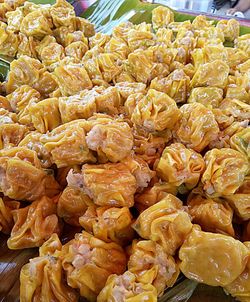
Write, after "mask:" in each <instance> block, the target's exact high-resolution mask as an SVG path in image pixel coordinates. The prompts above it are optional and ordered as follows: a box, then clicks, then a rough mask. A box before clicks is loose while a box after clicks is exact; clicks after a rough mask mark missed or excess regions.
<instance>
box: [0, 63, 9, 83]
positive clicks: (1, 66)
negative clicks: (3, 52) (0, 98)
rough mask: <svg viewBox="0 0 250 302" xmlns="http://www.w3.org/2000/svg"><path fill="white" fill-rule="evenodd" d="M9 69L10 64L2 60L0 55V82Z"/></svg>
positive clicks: (5, 76)
mask: <svg viewBox="0 0 250 302" xmlns="http://www.w3.org/2000/svg"><path fill="white" fill-rule="evenodd" d="M9 70H10V64H9V63H6V62H4V61H3V60H2V58H1V57H0V82H3V81H5V80H6V78H7V76H8V73H9Z"/></svg>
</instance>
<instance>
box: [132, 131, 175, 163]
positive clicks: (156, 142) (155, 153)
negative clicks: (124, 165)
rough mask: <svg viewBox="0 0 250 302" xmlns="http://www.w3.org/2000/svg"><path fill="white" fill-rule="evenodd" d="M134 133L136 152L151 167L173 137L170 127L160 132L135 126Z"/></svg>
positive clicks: (134, 148)
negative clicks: (152, 131)
mask: <svg viewBox="0 0 250 302" xmlns="http://www.w3.org/2000/svg"><path fill="white" fill-rule="evenodd" d="M133 134H134V147H133V150H134V151H135V154H137V155H139V156H140V157H141V158H143V159H144V160H145V161H146V162H147V163H148V164H149V166H150V167H153V165H154V163H155V161H156V160H157V159H159V158H160V157H161V154H162V151H163V150H164V148H165V146H166V143H168V142H169V141H170V140H171V139H172V133H171V131H170V130H169V129H167V130H166V131H163V132H160V133H150V132H148V131H147V130H145V129H141V128H140V129H139V127H135V128H134V131H133Z"/></svg>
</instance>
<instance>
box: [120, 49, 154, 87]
mask: <svg viewBox="0 0 250 302" xmlns="http://www.w3.org/2000/svg"><path fill="white" fill-rule="evenodd" d="M124 67H125V71H127V72H128V73H129V74H131V75H132V77H133V78H134V79H135V80H136V81H137V82H141V83H144V84H147V83H148V82H149V81H150V80H151V79H152V78H153V77H152V72H153V68H154V64H153V62H152V61H151V60H150V58H149V57H148V56H147V55H146V53H145V52H144V50H142V49H137V50H136V51H134V52H132V53H130V54H129V55H128V60H127V63H126V64H125V65H124Z"/></svg>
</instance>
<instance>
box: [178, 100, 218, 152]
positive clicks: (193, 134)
mask: <svg viewBox="0 0 250 302" xmlns="http://www.w3.org/2000/svg"><path fill="white" fill-rule="evenodd" d="M180 111H181V113H182V117H181V119H180V120H179V122H178V123H177V125H176V129H177V130H176V136H177V138H178V139H179V140H180V141H181V143H183V144H185V145H186V146H187V147H188V148H191V149H193V150H195V151H196V152H201V151H202V150H203V149H204V148H205V147H206V146H208V144H209V143H210V141H212V140H214V139H216V138H217V136H218V134H219V127H218V124H217V122H216V120H215V117H214V114H213V112H212V111H211V110H210V109H209V108H206V107H205V106H204V105H202V104H200V103H191V104H185V105H183V106H182V107H181V108H180Z"/></svg>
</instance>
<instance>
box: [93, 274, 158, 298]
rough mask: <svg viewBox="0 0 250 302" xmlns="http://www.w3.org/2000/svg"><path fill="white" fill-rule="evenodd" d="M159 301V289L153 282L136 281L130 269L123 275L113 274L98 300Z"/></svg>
mask: <svg viewBox="0 0 250 302" xmlns="http://www.w3.org/2000/svg"><path fill="white" fill-rule="evenodd" d="M114 299H115V301H117V302H139V301H147V302H157V290H156V288H155V287H154V286H153V285H152V284H143V283H139V282H136V276H135V275H134V274H132V273H131V272H129V271H126V272H125V273H124V274H123V275H120V276H118V275H111V276H110V277H109V278H108V280H107V282H106V285H105V287H104V288H103V289H102V291H101V292H100V294H99V296H98V297H97V302H113V301H114Z"/></svg>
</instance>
